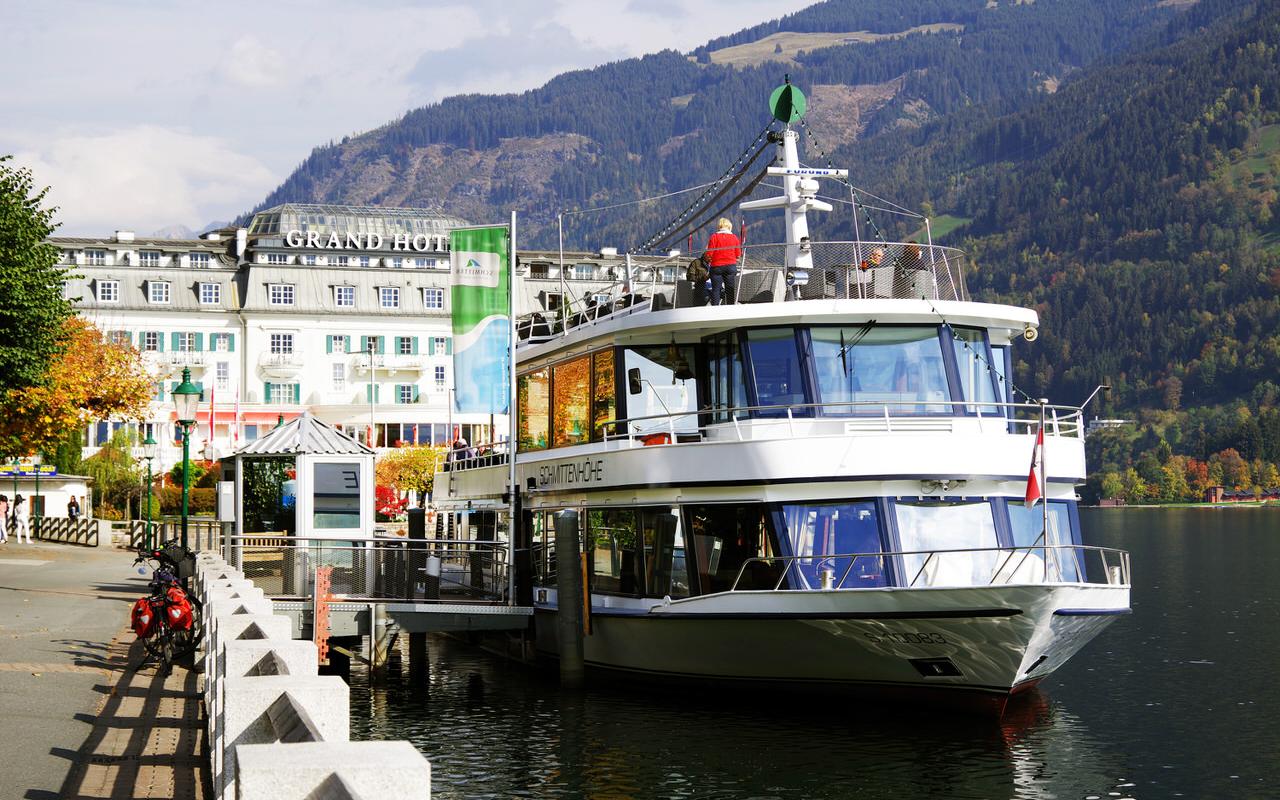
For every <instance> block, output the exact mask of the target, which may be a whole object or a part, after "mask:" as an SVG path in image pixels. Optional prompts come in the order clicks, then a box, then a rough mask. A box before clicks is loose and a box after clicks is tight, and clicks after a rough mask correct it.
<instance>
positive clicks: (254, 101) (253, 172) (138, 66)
mask: <svg viewBox="0 0 1280 800" xmlns="http://www.w3.org/2000/svg"><path fill="white" fill-rule="evenodd" d="M812 2H813V0H768V1H767V2H766V0H537V1H536V2H535V1H534V0H467V1H466V2H461V0H459V1H458V2H450V1H449V0H440V1H437V0H418V1H416V2H415V1H414V0H258V1H257V2H244V1H243V0H220V1H219V2H216V3H210V2H208V1H207V0H202V2H191V1H189V0H40V2H24V0H0V17H2V18H3V20H4V24H3V25H0V75H3V76H4V80H2V81H0V108H3V113H0V154H12V155H13V156H14V161H15V162H16V163H17V164H18V165H19V166H24V167H29V168H31V169H32V170H33V172H34V178H35V182H36V184H37V185H39V186H49V187H50V192H49V196H48V201H47V202H48V204H49V205H56V206H58V207H59V211H58V215H57V218H58V219H59V220H60V221H61V223H62V227H61V228H60V229H59V230H58V234H59V235H64V236H70V235H102V234H109V233H110V232H112V231H114V230H117V229H126V230H133V231H136V232H138V233H140V234H146V233H150V232H153V231H156V230H158V229H160V228H162V227H166V226H170V225H185V226H187V227H189V228H192V229H193V230H200V229H202V228H203V227H204V226H205V225H206V224H208V223H210V222H214V221H218V222H224V221H227V220H230V219H232V218H233V217H235V216H236V215H237V214H239V213H241V212H243V211H247V210H249V209H250V208H251V207H252V206H253V205H255V204H256V203H258V202H260V201H261V200H262V199H263V198H265V196H266V195H267V193H268V192H269V191H271V190H272V189H274V188H275V187H276V186H277V185H278V184H279V183H280V182H281V181H283V180H284V179H285V178H286V177H287V176H288V174H289V173H290V172H291V171H292V170H293V169H294V167H296V166H297V165H298V164H299V163H300V162H301V161H302V160H303V159H304V158H305V157H306V156H307V154H308V153H310V152H311V149H312V148H313V147H315V146H317V145H320V144H325V143H327V142H329V141H332V140H338V139H341V138H342V137H343V136H347V135H351V134H356V133H360V132H363V131H367V130H371V129H373V128H377V127H379V126H381V125H383V124H385V123H387V122H390V121H392V120H394V119H396V118H398V117H399V116H401V115H402V114H403V113H404V112H406V111H409V110H411V109H413V108H418V107H420V106H423V105H428V104H431V103H434V102H437V101H439V100H441V99H443V98H445V97H448V96H450V95H455V94H463V93H469V92H479V93H500V92H518V91H524V90H527V89H533V88H536V87H538V86H541V85H542V84H544V83H545V82H546V81H548V80H549V79H551V78H552V77H554V76H555V75H558V74H559V73H561V72H564V71H566V70H571V69H582V68H589V67H592V66H596V65H599V64H604V63H607V62H610V61H617V60H621V59H624V58H630V57H633V56H638V55H642V54H644V53H651V52H655V51H658V50H662V49H672V48H673V49H676V50H679V51H682V52H685V51H689V50H692V49H693V48H694V47H697V46H698V45H700V44H703V43H705V42H706V41H707V40H709V39H712V38H714V37H716V36H721V35H724V34H727V33H732V32H734V31H737V30H740V29H742V28H745V27H749V26H751V25H754V24H756V23H759V22H763V21H766V20H769V19H774V18H777V17H780V16H784V15H786V14H789V13H791V12H793V11H797V10H799V9H801V8H804V7H805V6H807V5H810V4H811V3H812Z"/></svg>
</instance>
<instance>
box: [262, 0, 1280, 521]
mask: <svg viewBox="0 0 1280 800" xmlns="http://www.w3.org/2000/svg"><path fill="white" fill-rule="evenodd" d="M940 23H946V24H947V25H949V26H953V27H950V28H947V29H945V30H941V31H939V32H936V33H927V34H919V33H913V34H910V35H903V36H901V37H899V38H881V39H877V40H876V41H871V42H866V41H854V40H855V39H856V38H857V37H854V36H853V35H852V34H855V33H857V32H870V33H871V34H876V35H885V34H896V33H899V32H905V31H908V30H909V29H912V28H915V27H917V26H922V25H937V24H940ZM955 26H958V27H955ZM783 33H806V34H809V33H824V34H849V36H847V37H839V36H835V37H828V38H829V40H830V41H833V42H837V44H834V45H833V46H829V47H822V48H821V49H814V50H812V51H809V52H800V53H798V54H795V55H794V56H792V55H791V54H788V55H787V56H785V59H786V60H787V62H788V63H786V64H781V63H774V62H771V61H769V60H768V59H769V53H771V52H772V51H771V50H769V49H767V48H760V52H762V53H763V54H764V55H762V56H760V57H759V58H760V59H761V61H760V63H745V64H744V63H742V62H741V61H740V60H738V61H735V62H734V66H727V65H723V64H717V63H715V61H714V54H715V53H716V52H717V51H720V50H723V49H726V48H730V47H738V48H741V47H742V46H743V45H749V44H750V43H752V42H757V41H759V40H761V39H763V38H765V37H768V36H775V35H778V34H783ZM846 40H847V41H846ZM779 49H781V48H779ZM777 58H779V59H783V58H784V56H781V55H779V56H777ZM784 71H785V72H789V73H790V74H791V77H792V80H793V82H795V83H796V84H797V85H799V86H801V87H802V88H804V89H805V91H806V92H807V93H808V94H809V96H810V101H811V104H810V114H809V117H808V120H807V124H806V135H805V139H806V142H805V152H804V154H803V157H804V158H805V160H806V161H808V162H809V163H814V164H825V161H826V160H827V159H830V160H831V161H833V162H835V163H837V164H838V165H839V166H847V167H850V169H851V171H852V172H851V174H852V176H853V180H854V183H855V184H856V185H857V186H858V187H860V188H861V189H863V190H867V191H870V192H874V193H875V194H878V195H882V196H885V197H889V198H891V199H893V200H895V201H897V202H900V203H902V204H904V205H907V206H910V207H914V208H920V209H923V210H925V211H926V212H927V213H929V214H931V215H935V219H937V220H938V224H936V225H935V230H940V229H944V228H946V229H951V230H952V232H951V233H950V235H949V239H948V241H949V243H953V244H956V245H957V246H961V247H963V248H964V249H966V250H967V251H968V252H969V253H970V255H971V256H972V257H973V259H974V262H975V264H976V265H977V270H976V272H974V273H973V274H970V275H969V276H968V280H969V284H970V288H971V290H972V291H973V294H974V296H975V297H979V298H981V299H988V300H998V301H1006V302H1014V303H1018V304H1028V305H1033V306H1035V307H1036V308H1037V309H1038V310H1039V312H1040V314H1041V318H1042V321H1043V327H1042V334H1043V335H1042V338H1041V339H1040V341H1038V342H1037V343H1036V344H1035V345H1032V346H1024V347H1022V348H1020V350H1019V353H1018V358H1019V363H1018V364H1017V370H1016V378H1017V380H1018V382H1019V383H1020V384H1023V385H1025V386H1026V387H1027V388H1028V389H1029V390H1031V391H1032V392H1033V393H1034V394H1037V395H1039V394H1046V393H1047V394H1048V395H1049V396H1052V397H1055V398H1059V399H1060V400H1061V401H1062V402H1070V401H1073V400H1078V399H1083V398H1084V396H1086V395H1087V394H1088V393H1089V392H1090V391H1091V390H1092V389H1093V387H1094V386H1095V385H1097V384H1099V383H1104V382H1106V383H1110V384H1111V385H1112V386H1113V387H1114V389H1113V391H1112V392H1111V394H1110V395H1109V397H1107V398H1106V399H1104V401H1103V404H1102V405H1101V406H1099V407H1096V408H1095V409H1094V410H1095V411H1097V412H1098V413H1101V414H1102V415H1104V416H1123V417H1127V418H1130V419H1135V420H1137V424H1135V425H1133V426H1127V427H1125V428H1122V429H1119V430H1114V431H1106V432H1103V433H1100V434H1098V435H1097V436H1095V437H1094V438H1093V442H1094V445H1093V447H1094V449H1095V450H1096V451H1097V452H1095V453H1093V454H1092V455H1093V457H1094V460H1093V466H1094V467H1095V468H1098V469H1099V475H1098V477H1097V478H1096V479H1095V480H1094V481H1093V482H1092V484H1091V487H1090V490H1091V492H1092V493H1093V494H1099V493H1101V494H1115V493H1117V492H1121V493H1123V494H1125V495H1126V496H1127V497H1128V498H1129V499H1130V500H1131V501H1136V500H1144V499H1153V498H1154V499H1164V500H1173V499H1185V498H1190V497H1192V496H1194V495H1196V494H1197V493H1199V492H1200V491H1201V490H1202V489H1203V488H1204V487H1205V486H1207V485H1211V484H1214V483H1222V484H1226V485H1228V486H1241V487H1251V486H1255V485H1261V486H1267V485H1272V484H1274V483H1280V476H1278V475H1277V470H1276V466H1275V465H1276V463H1277V462H1280V410H1277V406H1278V404H1280V386H1278V385H1277V384H1280V377H1277V375H1278V373H1280V304H1278V302H1277V292H1278V291H1280V257H1278V255H1277V249H1278V248H1280V222H1278V221H1277V219H1276V213H1277V212H1280V204H1278V203H1277V189H1280V74H1277V73H1278V72H1280V4H1276V3H1274V2H1266V0H1200V2H1178V3H1169V2H1159V3H1156V2H1145V1H1140V0H1088V1H1087V2H1086V1H1085V0H1080V1H1079V2H1065V1H1059V2H1055V0H1038V2H1036V3H1034V4H1024V3H1012V2H1003V1H1002V2H999V3H993V4H989V3H988V2H987V0H832V1H831V2H826V3H821V4H818V5H815V6H813V7H811V8H809V9H806V10H804V11H801V12H799V13H797V14H794V15H791V16H789V17H785V18H783V19H780V20H777V21H774V22H771V23H767V24H765V25H761V26H756V27H755V28H751V29H749V30H745V31H741V32H739V33H737V34H734V35H732V36H727V37H723V38H721V39H717V40H714V41H712V42H709V43H708V44H707V45H706V46H704V47H701V48H698V49H697V50H695V51H694V52H693V53H691V54H679V53H675V52H663V53H658V54H655V55H652V56H647V57H645V58H642V59H632V60H627V61H622V62H618V63H615V64H610V65H607V66H604V67H600V68H598V69H594V70H587V71H581V72H575V73H569V74H565V75H562V76H560V77H558V78H556V79H554V80H552V81H550V82H549V83H548V84H547V85H546V86H544V87H542V88H540V89H538V90H535V91H531V92H526V93H524V94H520V95H504V96H466V97H455V98H449V99H447V100H445V101H444V102H442V103H439V104H436V105H433V106H429V107H426V108H421V109H417V110H414V111H411V112H409V113H408V114H406V115H405V116H404V117H403V118H402V119H400V120H398V121H396V122H394V123H392V124H389V125H387V126H385V127H384V128H381V129H379V130H376V131H373V132H370V133H369V134H365V135H363V136H359V137H355V138H353V139H351V140H349V141H344V142H342V143H337V144H332V145H329V146H325V147H321V148H318V149H317V150H316V151H315V152H313V153H312V155H311V156H310V157H309V158H308V159H307V160H306V161H305V162H304V163H303V164H302V165H301V166H300V167H299V169H298V170H297V172H295V174H294V175H292V176H291V177H290V178H289V179H288V180H287V181H286V182H285V183H284V184H283V185H282V186H281V187H280V188H279V189H278V190H276V191H275V192H274V193H273V194H272V195H271V196H270V197H268V198H267V199H266V201H265V202H264V204H263V205H264V206H265V205H272V204H275V203H279V202H283V201H286V200H325V201H332V202H351V203H371V204H385V205H416V206H426V207H438V208H447V209H448V210H449V211H450V212H451V213H456V214H459V215H461V216H464V217H468V218H471V219H474V220H477V221H483V220H490V219H501V218H503V217H504V216H505V215H506V214H507V213H508V212H509V210H511V209H516V210H517V211H518V212H519V213H520V214H521V219H522V231H523V233H524V237H523V238H524V243H525V244H526V245H529V246H539V245H540V246H550V245H551V244H552V243H554V241H555V236H556V229H555V219H556V215H557V214H558V213H561V212H567V211H577V210H580V209H589V208H592V207H596V206H604V205H610V204H615V203H619V202H622V201H627V200H632V199H637V198H643V197H649V196H653V195H656V194H660V193H663V192H670V191H673V190H676V189H681V188H684V187H688V186H692V185H696V184H700V183H704V182H706V181H709V180H712V179H714V178H715V177H717V176H718V175H720V173H721V172H722V171H723V170H724V169H725V168H726V167H727V166H728V165H729V164H730V163H731V162H732V160H733V159H734V158H735V157H736V156H738V154H739V153H740V152H742V150H743V149H744V148H745V147H747V146H748V144H749V143H750V142H752V140H753V139H754V138H755V137H756V136H757V134H758V133H759V132H760V130H761V128H762V127H763V126H764V125H765V124H766V122H767V112H766V110H765V102H764V100H765V98H766V97H767V96H768V93H769V91H770V90H771V89H772V88H773V87H774V86H776V85H777V84H778V83H780V79H781V74H782V73H783V72H784ZM846 197H847V195H846ZM688 200H689V198H688V197H687V196H685V197H679V198H671V199H669V200H667V201H665V202H662V203H652V204H642V205H635V206H627V207H624V208H619V209H614V210H611V211H605V212H601V213H594V212H592V213H573V214H570V215H568V216H566V217H565V222H566V243H567V244H568V245H570V246H575V247H598V246H601V245H616V246H620V247H623V248H635V247H637V246H638V245H639V244H641V243H643V242H645V241H646V240H647V239H648V238H649V235H650V234H652V233H654V232H655V231H657V230H659V229H660V228H662V227H663V226H664V224H666V223H667V222H669V221H670V220H671V219H672V217H673V215H674V214H675V213H677V212H678V211H679V209H680V208H681V207H682V206H683V205H684V204H685V203H687V202H688ZM876 222H877V225H878V227H879V230H880V231H882V233H883V235H885V236H889V237H906V236H909V235H911V234H912V233H913V232H914V231H915V230H916V228H917V227H918V220H911V219H904V218H899V217H883V218H880V217H877V220H876ZM850 227H851V218H850V215H849V214H848V212H847V210H846V211H843V212H841V211H837V212H836V213H834V214H831V215H828V216H827V217H826V218H825V219H824V220H822V221H820V222H817V225H816V232H815V235H818V236H821V237H822V238H848V237H849V236H850V233H851V231H850ZM770 234H776V231H774V230H771V227H770V225H768V224H766V225H762V226H760V229H759V231H758V232H757V231H756V230H755V228H754V227H753V235H756V236H760V235H764V236H765V237H766V238H768V236H769V235H770ZM700 236H705V233H702V234H700ZM757 240H759V239H757ZM1241 465H1243V466H1241ZM1104 478H1105V480H1106V485H1105V487H1104V486H1103V480H1104Z"/></svg>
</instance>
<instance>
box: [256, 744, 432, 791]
mask: <svg viewBox="0 0 1280 800" xmlns="http://www.w3.org/2000/svg"><path fill="white" fill-rule="evenodd" d="M236 760H237V761H238V762H239V771H240V773H239V778H238V791H239V794H238V795H237V800H267V799H268V798H270V800H306V798H308V797H313V796H330V795H320V794H319V792H318V791H317V790H321V789H322V788H328V785H331V784H333V783H335V782H336V781H338V780H341V781H342V783H343V784H345V785H346V786H347V787H348V788H349V789H350V790H351V791H352V792H354V793H355V794H357V795H358V796H360V797H366V798H377V800H430V798H431V763H430V762H429V761H427V759H426V758H425V757H423V755H422V754H421V753H419V752H418V751H417V750H415V749H414V747H413V745H411V744H409V743H408V742H404V741H397V742H346V743H335V742H308V743H300V744H282V745H263V744H246V745H241V746H239V747H238V748H237V749H236ZM313 793H316V794H313ZM335 794H336V793H335Z"/></svg>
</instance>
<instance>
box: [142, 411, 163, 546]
mask: <svg viewBox="0 0 1280 800" xmlns="http://www.w3.org/2000/svg"><path fill="white" fill-rule="evenodd" d="M159 449H160V445H159V444H157V443H156V440H155V439H152V438H151V434H149V433H148V434H147V438H146V439H144V440H143V441H142V456H143V458H145V459H147V528H146V535H145V536H143V537H142V540H143V541H144V542H146V543H147V549H148V550H154V549H155V546H156V543H155V542H154V541H152V540H151V490H152V484H151V462H152V461H154V460H155V457H156V455H157V453H158V451H159Z"/></svg>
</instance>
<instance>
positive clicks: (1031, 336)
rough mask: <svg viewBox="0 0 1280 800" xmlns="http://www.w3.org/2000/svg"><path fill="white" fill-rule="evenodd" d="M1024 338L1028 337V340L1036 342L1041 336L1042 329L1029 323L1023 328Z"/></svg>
mask: <svg viewBox="0 0 1280 800" xmlns="http://www.w3.org/2000/svg"><path fill="white" fill-rule="evenodd" d="M1022 338H1023V339H1026V340H1027V341H1028V342H1034V341H1035V340H1036V339H1039V338H1040V331H1038V330H1036V329H1035V328H1034V327H1032V326H1031V325H1028V326H1027V327H1025V328H1023V329H1022Z"/></svg>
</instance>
